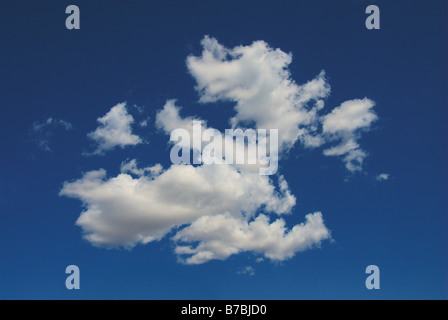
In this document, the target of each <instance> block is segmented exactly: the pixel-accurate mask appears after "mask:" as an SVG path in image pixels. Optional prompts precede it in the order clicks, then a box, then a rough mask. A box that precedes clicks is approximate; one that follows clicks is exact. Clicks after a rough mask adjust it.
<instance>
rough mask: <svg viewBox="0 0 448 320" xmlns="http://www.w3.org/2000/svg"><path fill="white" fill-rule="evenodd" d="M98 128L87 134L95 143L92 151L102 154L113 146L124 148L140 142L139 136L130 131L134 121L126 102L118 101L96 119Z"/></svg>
mask: <svg viewBox="0 0 448 320" xmlns="http://www.w3.org/2000/svg"><path fill="white" fill-rule="evenodd" d="M97 121H98V122H99V124H100V125H99V126H98V128H96V129H95V131H93V132H90V133H89V134H88V135H87V136H88V137H89V138H90V139H92V140H94V141H95V142H96V143H97V148H96V150H95V151H94V152H93V154H96V155H102V154H104V153H105V152H106V151H109V150H112V149H114V148H115V147H117V146H118V147H120V148H124V147H126V146H134V145H137V144H139V143H141V142H142V139H140V137H139V136H137V135H135V134H133V133H132V128H131V124H132V123H133V122H134V118H133V117H132V115H130V114H129V113H128V111H127V110H126V103H125V102H123V103H119V104H117V105H116V106H114V107H112V108H111V109H110V111H109V112H108V113H106V114H105V115H104V116H103V117H100V118H98V119H97Z"/></svg>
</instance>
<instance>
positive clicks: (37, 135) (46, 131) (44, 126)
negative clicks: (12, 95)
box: [32, 117, 72, 151]
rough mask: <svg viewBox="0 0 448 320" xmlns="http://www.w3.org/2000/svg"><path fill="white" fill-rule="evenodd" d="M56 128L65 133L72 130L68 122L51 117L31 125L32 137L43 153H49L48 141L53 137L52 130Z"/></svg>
mask: <svg viewBox="0 0 448 320" xmlns="http://www.w3.org/2000/svg"><path fill="white" fill-rule="evenodd" d="M58 127H60V128H63V129H65V130H67V131H68V130H72V124H71V123H70V122H67V121H64V120H61V119H55V118H52V117H49V118H48V119H47V120H45V121H42V122H39V121H36V122H34V123H33V126H32V135H33V138H34V140H35V142H36V144H37V145H38V146H39V148H41V149H42V150H45V151H51V148H50V139H51V136H52V135H53V130H54V129H55V128H58Z"/></svg>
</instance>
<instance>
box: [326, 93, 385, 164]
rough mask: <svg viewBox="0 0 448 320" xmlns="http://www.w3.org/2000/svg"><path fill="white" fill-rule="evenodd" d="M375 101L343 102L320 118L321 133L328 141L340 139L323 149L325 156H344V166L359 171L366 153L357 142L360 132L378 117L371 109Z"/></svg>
mask: <svg viewBox="0 0 448 320" xmlns="http://www.w3.org/2000/svg"><path fill="white" fill-rule="evenodd" d="M374 106H375V103H374V102H373V101H372V100H370V99H368V98H364V99H354V100H348V101H345V102H343V103H342V104H341V105H340V106H338V107H336V108H334V109H333V110H332V111H331V112H330V113H329V114H327V115H325V116H323V117H322V118H321V121H322V128H323V129H322V130H323V134H324V135H325V136H326V139H327V140H329V141H340V143H339V145H336V146H333V147H330V148H328V149H325V150H324V151H323V153H324V155H326V156H344V158H343V160H344V162H345V167H346V168H347V170H349V171H350V172H355V171H360V170H361V169H362V163H363V161H364V158H365V157H366V156H367V153H366V152H365V151H364V150H362V149H361V148H360V146H359V144H358V142H357V140H358V139H359V137H360V132H361V131H363V130H364V131H365V130H368V129H369V128H370V126H371V124H372V123H373V122H374V121H376V120H377V119H378V117H377V115H376V114H375V113H374V112H373V111H372V108H373V107H374Z"/></svg>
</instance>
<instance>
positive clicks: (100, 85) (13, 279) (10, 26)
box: [0, 0, 448, 299]
mask: <svg viewBox="0 0 448 320" xmlns="http://www.w3.org/2000/svg"><path fill="white" fill-rule="evenodd" d="M372 3H374V4H377V5H378V6H379V7H380V10H381V29H380V30H371V31H369V30H367V29H366V28H365V26H364V21H365V19H366V17H367V15H366V14H365V13H364V11H365V8H366V6H367V5H368V4H372ZM69 4H76V5H78V6H79V8H80V11H81V29H80V30H71V31H69V30H67V29H66V28H65V18H66V16H67V15H66V14H65V8H66V6H67V5H69ZM206 34H208V35H210V36H213V37H216V38H217V39H218V40H219V41H220V42H221V43H223V44H224V45H226V46H228V47H234V46H236V45H239V44H250V43H252V41H254V40H264V41H266V42H267V43H268V44H270V45H271V46H272V47H275V48H281V49H282V50H283V51H285V52H292V53H293V62H292V64H291V65H290V70H291V73H292V78H293V79H294V80H295V81H296V82H297V83H298V84H301V83H304V82H306V81H308V80H310V79H312V78H313V77H314V76H316V75H317V74H319V72H320V71H321V70H322V69H324V70H325V71H326V74H327V76H328V79H329V83H330V85H331V89H332V94H331V96H330V97H329V99H328V100H327V102H326V104H327V105H328V106H332V107H335V106H337V105H339V104H340V103H341V102H343V101H345V100H348V99H354V98H363V97H369V98H371V99H372V100H374V101H375V102H376V106H375V112H376V113H377V115H378V116H379V120H378V121H377V122H376V123H375V125H374V128H373V130H371V131H370V132H369V133H367V134H365V135H364V136H363V138H362V140H361V142H362V145H363V148H364V149H365V150H367V151H368V153H369V157H368V158H367V159H366V161H365V164H364V171H363V172H362V173H357V174H355V175H354V176H351V177H349V179H347V177H348V174H347V171H346V170H345V168H344V166H343V163H342V162H341V161H340V160H339V159H337V158H334V157H324V156H322V155H321V152H320V151H318V150H312V151H310V150H303V149H302V148H300V147H299V146H297V147H296V148H294V149H293V150H292V151H291V153H290V154H289V157H288V159H287V160H285V161H284V162H282V163H281V171H282V173H283V174H284V175H285V177H286V179H287V180H288V183H289V186H290V188H291V190H292V192H293V193H294V194H295V196H296V197H297V205H296V206H295V208H294V210H293V214H292V215H291V216H288V217H287V218H286V221H287V222H288V224H289V225H293V224H296V223H300V222H302V221H303V217H304V216H305V214H307V213H308V212H314V211H322V213H323V214H324V218H325V224H326V226H327V227H328V228H329V229H330V230H331V232H332V236H333V238H334V240H335V241H334V242H332V243H331V242H329V241H326V242H324V243H323V245H322V247H321V248H320V249H313V250H308V251H305V252H302V253H298V254H297V255H296V256H295V257H294V258H292V259H290V260H286V261H284V262H282V263H272V262H269V261H264V262H262V263H256V262H255V261H254V260H255V259H254V256H253V255H252V254H250V253H249V254H239V255H234V256H231V257H230V258H229V259H227V260H225V261H210V262H208V263H205V264H203V265H193V266H190V265H183V264H180V263H178V262H177V261H176V256H175V255H174V253H173V245H172V243H171V242H170V241H168V240H167V238H165V239H163V240H162V241H160V242H156V243H150V244H147V245H138V246H136V247H135V248H134V249H133V250H131V251H127V250H123V249H120V250H116V249H115V250H107V249H98V248H95V247H93V246H92V245H90V244H89V243H88V242H86V241H85V240H83V239H82V235H81V229H80V228H79V227H77V226H76V225H75V221H76V219H77V217H78V216H79V214H80V212H81V211H82V207H81V203H80V202H79V201H78V200H73V199H68V198H65V197H59V196H58V193H59V191H60V189H61V187H62V183H63V182H64V181H67V180H73V179H77V178H79V177H80V176H81V174H82V172H86V171H89V170H95V169H99V168H105V169H107V170H108V172H109V173H110V174H116V173H118V170H119V165H120V163H121V162H122V161H123V160H125V159H126V158H132V157H138V158H139V159H141V160H142V161H146V162H148V163H156V162H160V163H162V164H163V165H164V166H168V165H169V164H170V159H169V150H168V147H167V144H166V142H167V137H166V136H165V135H163V134H160V132H158V131H157V130H156V129H155V127H154V117H155V113H156V111H157V110H159V109H160V108H161V107H162V106H163V104H164V103H165V100H166V99H171V98H177V99H178V102H179V104H180V105H182V106H184V111H185V113H186V115H198V116H201V117H204V118H205V117H206V118H208V119H209V122H213V123H214V124H215V126H216V127H218V128H219V129H224V128H225V125H226V122H225V119H227V118H228V117H229V116H231V115H232V114H233V111H232V108H227V109H226V110H220V109H217V108H213V107H204V106H202V105H200V104H199V103H198V96H197V92H196V91H195V90H194V85H195V82H194V79H193V78H192V77H191V76H190V75H189V74H188V72H187V69H186V65H185V58H186V57H187V56H188V55H189V54H195V55H198V54H200V52H201V46H200V40H201V39H202V38H203V36H204V35H206ZM0 98H1V99H0V148H1V157H0V165H1V168H2V170H1V173H0V298H1V299H17V298H24V299H79V298H85V299H122V298H123V299H128V298H133V299H316V298H317V299H428V298H435V299H446V298H447V283H448V280H447V270H448V269H447V243H448V241H447V165H446V164H447V112H446V110H447V4H446V1H431V2H430V3H429V2H428V1H361V0H358V1H355V0H351V1H330V0H329V1H311V0H309V1H225V2H217V1H173V2H171V1H169V2H168V1H160V2H154V1H132V2H126V1H114V2H111V1H45V2H41V1H14V2H13V1H8V2H7V1H2V2H1V4H0ZM122 101H127V102H128V103H129V104H131V105H132V104H136V105H139V106H144V107H145V111H144V114H143V115H139V114H138V113H135V112H134V116H135V117H136V119H138V120H143V119H144V118H146V117H148V116H149V117H150V119H151V121H150V124H149V126H148V127H147V128H138V127H135V132H136V133H138V134H139V135H140V136H142V137H145V138H147V139H148V140H149V141H150V143H149V144H145V145H140V146H137V147H135V148H132V149H125V150H121V149H116V150H114V151H112V152H109V153H107V155H106V156H104V157H86V156H83V155H82V152H83V151H86V150H92V146H91V141H89V140H88V139H87V137H86V134H87V133H88V132H91V131H92V130H94V129H95V127H96V126H97V123H96V119H97V118H98V117H99V116H102V115H104V114H105V113H106V112H107V111H108V110H109V109H110V108H111V107H112V106H114V105H115V104H117V103H119V102H122ZM49 117H53V118H55V119H63V120H65V121H69V122H70V123H71V124H72V125H73V129H72V130H71V131H65V130H63V129H62V128H60V127H59V128H54V130H53V133H52V136H51V137H50V138H49V139H50V140H49V144H50V147H51V151H45V150H42V149H41V148H39V147H38V146H37V145H36V143H35V142H36V137H35V136H33V132H32V126H33V123H34V122H36V121H39V122H42V121H45V120H46V119H47V118H49ZM139 117H140V118H139ZM382 172H387V173H389V174H390V179H389V180H387V181H383V182H378V181H376V180H375V176H376V175H377V174H379V173H382ZM69 264H76V265H78V266H79V267H80V269H81V290H77V291H76V290H72V291H69V290H67V289H66V288H65V285H64V284H65V278H66V274H65V273H64V271H65V267H66V266H67V265H69ZM370 264H375V265H378V266H379V267H380V270H381V289H380V290H372V291H369V290H367V289H366V288H365V285H364V281H365V278H366V275H365V273H364V270H365V268H366V266H368V265H370ZM247 265H251V266H253V267H254V269H255V275H253V276H250V275H247V274H238V271H239V270H241V268H243V267H244V266H247Z"/></svg>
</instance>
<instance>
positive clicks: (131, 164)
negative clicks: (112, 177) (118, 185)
mask: <svg viewBox="0 0 448 320" xmlns="http://www.w3.org/2000/svg"><path fill="white" fill-rule="evenodd" d="M162 171H163V168H162V165H161V164H160V163H157V164H155V165H153V166H152V167H146V168H142V169H140V168H138V167H137V160H136V159H132V160H129V161H124V162H122V163H121V167H120V172H121V173H132V174H134V175H136V176H143V175H145V174H146V173H149V175H150V176H158V175H159V174H160V173H161V172H162Z"/></svg>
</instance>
